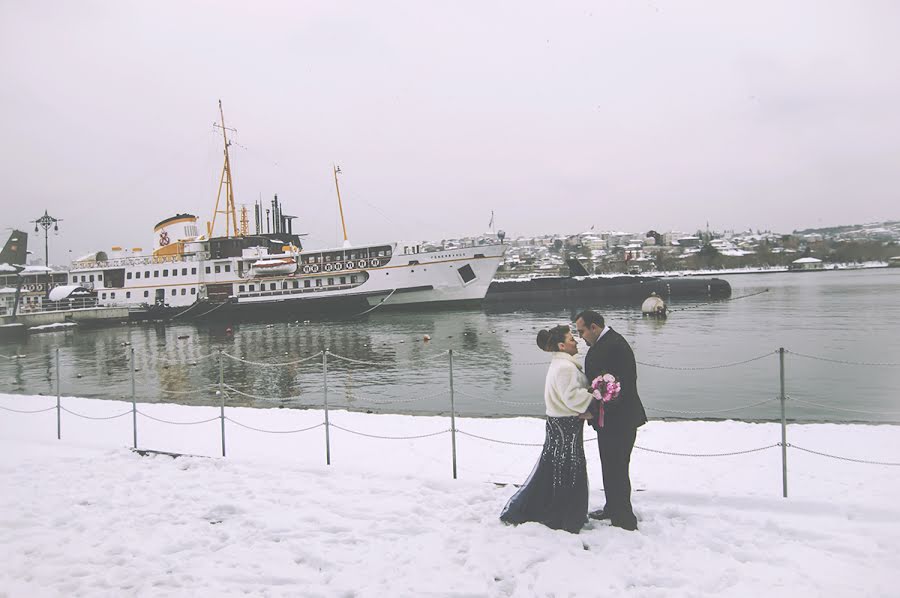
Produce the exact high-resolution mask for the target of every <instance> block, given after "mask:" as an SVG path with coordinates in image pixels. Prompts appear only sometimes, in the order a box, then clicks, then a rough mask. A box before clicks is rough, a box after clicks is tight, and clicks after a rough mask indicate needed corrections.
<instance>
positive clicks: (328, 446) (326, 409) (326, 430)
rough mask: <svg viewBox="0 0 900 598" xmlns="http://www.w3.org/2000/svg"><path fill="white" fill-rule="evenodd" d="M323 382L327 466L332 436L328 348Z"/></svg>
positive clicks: (324, 354) (325, 355) (329, 462)
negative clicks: (329, 418) (329, 406)
mask: <svg viewBox="0 0 900 598" xmlns="http://www.w3.org/2000/svg"><path fill="white" fill-rule="evenodd" d="M322 380H323V387H322V388H323V389H324V395H325V464H326V465H331V435H330V430H329V425H330V424H329V421H328V347H325V351H324V352H323V353H322Z"/></svg>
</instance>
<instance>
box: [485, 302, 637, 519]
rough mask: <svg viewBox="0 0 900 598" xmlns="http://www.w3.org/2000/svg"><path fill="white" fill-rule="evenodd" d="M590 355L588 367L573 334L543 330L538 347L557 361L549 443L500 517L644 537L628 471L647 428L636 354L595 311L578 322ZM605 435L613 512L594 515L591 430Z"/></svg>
mask: <svg viewBox="0 0 900 598" xmlns="http://www.w3.org/2000/svg"><path fill="white" fill-rule="evenodd" d="M575 328H576V329H577V332H578V334H579V335H580V336H581V338H582V339H584V341H585V342H586V343H587V344H588V346H589V347H590V348H589V349H588V352H587V355H586V357H585V359H584V366H582V364H581V362H580V360H579V359H578V357H577V355H578V345H577V343H576V341H575V338H574V336H573V335H572V331H571V330H570V329H569V327H568V326H556V327H554V328H551V329H550V330H541V331H540V332H539V333H538V336H537V344H538V346H539V347H540V348H541V349H543V350H544V351H547V352H549V353H552V354H553V358H552V360H551V361H550V368H549V370H548V371H547V379H546V382H545V383H544V404H545V407H546V413H547V424H546V439H545V440H544V448H543V450H542V451H541V456H540V458H539V459H538V463H537V465H535V467H534V470H532V472H531V475H529V476H528V480H527V481H526V482H525V484H524V485H523V486H522V487H521V488H519V490H518V491H517V492H516V493H515V494H514V495H513V497H512V498H511V499H509V502H508V503H507V504H506V507H504V509H503V512H502V513H501V514H500V519H501V520H502V521H504V522H506V523H512V524H517V523H524V522H526V521H537V522H540V523H543V524H544V525H546V526H548V527H550V528H553V529H564V530H566V531H569V532H572V533H578V531H579V530H581V528H582V527H583V526H584V524H585V523H586V522H587V519H588V516H590V517H591V518H592V519H608V520H609V521H610V523H611V524H612V525H613V526H615V527H619V528H622V529H626V530H636V529H637V519H636V518H635V516H634V512H633V511H632V508H631V479H630V477H629V473H628V466H629V463H630V461H631V451H632V449H633V448H634V440H635V436H636V434H637V429H638V428H639V427H640V426H642V425H644V424H645V423H646V422H647V415H646V414H645V412H644V406H643V405H642V404H641V399H640V397H639V396H638V392H637V366H636V364H635V360H634V352H632V350H631V347H630V346H629V345H628V342H627V341H626V340H625V339H624V338H623V337H622V335H621V334H619V333H618V332H616V331H615V330H613V329H612V328H610V327H609V326H607V325H606V324H605V322H604V320H603V316H601V315H600V314H598V313H597V312H595V311H590V310H588V311H583V312H581V313H580V314H578V317H577V318H576V319H575ZM585 421H587V422H588V423H589V424H590V425H591V427H593V428H594V429H595V430H596V431H597V444H598V445H599V449H600V464H601V467H602V468H603V492H604V494H605V496H606V505H605V506H604V507H603V508H602V509H598V510H596V511H591V512H590V513H588V479H587V465H586V462H585V457H584V434H583V433H584V422H585Z"/></svg>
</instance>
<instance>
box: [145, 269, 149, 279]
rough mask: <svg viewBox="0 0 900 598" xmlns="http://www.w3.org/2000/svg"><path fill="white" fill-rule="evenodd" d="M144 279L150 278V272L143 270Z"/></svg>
mask: <svg viewBox="0 0 900 598" xmlns="http://www.w3.org/2000/svg"><path fill="white" fill-rule="evenodd" d="M144 278H150V270H144Z"/></svg>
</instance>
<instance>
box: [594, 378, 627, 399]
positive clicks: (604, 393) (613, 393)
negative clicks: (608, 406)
mask: <svg viewBox="0 0 900 598" xmlns="http://www.w3.org/2000/svg"><path fill="white" fill-rule="evenodd" d="M591 390H592V391H593V393H592V394H593V395H594V398H595V399H597V400H598V401H601V402H602V403H608V402H609V401H612V400H613V399H615V398H616V397H618V396H619V393H620V392H622V385H621V384H620V383H619V381H618V380H616V377H615V376H613V375H612V374H603V375H601V376H597V377H596V378H594V381H593V382H591Z"/></svg>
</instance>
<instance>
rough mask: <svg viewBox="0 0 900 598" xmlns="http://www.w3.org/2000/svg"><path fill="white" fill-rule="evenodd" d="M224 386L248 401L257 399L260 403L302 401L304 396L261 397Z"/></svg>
mask: <svg viewBox="0 0 900 598" xmlns="http://www.w3.org/2000/svg"><path fill="white" fill-rule="evenodd" d="M224 386H225V388H227V389H228V390H230V391H231V392H233V393H235V394H239V395H241V396H243V397H247V398H248V399H256V400H258V401H285V402H286V401H294V400H300V399H302V398H303V396H301V395H296V396H293V397H261V396H259V395H254V394H250V393H248V392H243V391H240V390H238V389H236V388H234V387H233V386H229V385H227V384H225V385H224Z"/></svg>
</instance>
